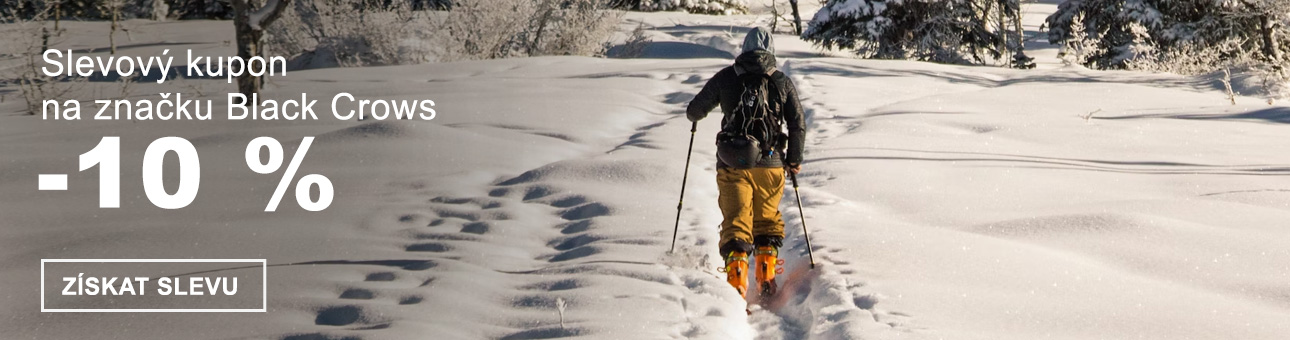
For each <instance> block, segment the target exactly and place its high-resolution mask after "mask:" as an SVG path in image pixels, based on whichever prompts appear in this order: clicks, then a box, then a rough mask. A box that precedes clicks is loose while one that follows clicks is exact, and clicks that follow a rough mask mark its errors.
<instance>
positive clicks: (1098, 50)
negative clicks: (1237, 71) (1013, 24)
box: [1046, 0, 1290, 69]
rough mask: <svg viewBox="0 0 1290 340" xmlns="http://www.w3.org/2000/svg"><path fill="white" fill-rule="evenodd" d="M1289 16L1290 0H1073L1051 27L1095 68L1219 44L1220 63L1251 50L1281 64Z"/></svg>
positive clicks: (1055, 37) (1051, 34) (1056, 39)
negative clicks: (1081, 51) (1077, 48)
mask: <svg viewBox="0 0 1290 340" xmlns="http://www.w3.org/2000/svg"><path fill="white" fill-rule="evenodd" d="M1287 20H1290V0H1068V1H1065V2H1062V3H1061V5H1059V6H1058V9H1057V12H1055V13H1053V14H1052V15H1051V16H1049V17H1048V19H1047V24H1046V26H1047V27H1048V29H1049V30H1048V40H1049V41H1051V42H1052V43H1055V44H1059V45H1062V46H1064V47H1065V48H1067V49H1070V48H1071V47H1073V46H1081V47H1082V50H1083V51H1085V52H1086V57H1085V58H1081V59H1082V60H1079V62H1081V63H1083V64H1085V65H1086V66H1089V67H1093V68H1100V69H1115V68H1128V67H1129V66H1130V65H1132V61H1134V60H1141V59H1161V58H1163V57H1166V56H1170V55H1178V53H1179V52H1180V51H1183V50H1191V51H1196V52H1212V51H1213V50H1215V49H1225V50H1222V51H1217V52H1218V53H1217V54H1218V55H1219V58H1218V59H1219V60H1217V62H1222V61H1224V60H1229V59H1233V58H1238V57H1240V56H1241V55H1242V54H1243V53H1244V52H1250V53H1253V54H1254V56H1255V57H1256V58H1257V59H1260V60H1262V61H1264V62H1267V63H1269V64H1274V65H1278V66H1277V67H1278V68H1280V67H1281V66H1280V65H1285V60H1284V59H1285V57H1284V56H1285V49H1286V39H1287V36H1286V34H1285V33H1286V32H1285V30H1286V29H1287V23H1288V22H1287ZM1081 35H1082V37H1081ZM1233 40H1235V41H1236V43H1235V44H1233V43H1232V41H1233ZM1193 59H1195V58H1193ZM1162 61H1165V62H1168V61H1169V60H1162ZM1196 61H1197V62H1200V61H1201V60H1196Z"/></svg>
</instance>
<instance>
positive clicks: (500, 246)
mask: <svg viewBox="0 0 1290 340" xmlns="http://www.w3.org/2000/svg"><path fill="white" fill-rule="evenodd" d="M792 65H793V64H792V61H789V62H786V63H785V67H784V68H785V71H787V72H788V73H789V74H790V75H793V74H792ZM710 72H711V71H709V70H707V69H704V68H700V69H698V70H697V71H696V72H695V73H693V74H670V75H667V76H663V75H659V74H644V75H641V74H638V75H636V76H642V77H647V78H665V79H667V80H668V81H666V82H663V83H664V85H663V86H672V87H674V88H672V89H671V90H669V91H672V92H671V93H670V94H668V95H666V96H665V98H663V99H662V100H661V101H663V102H668V103H671V104H673V106H672V110H671V111H670V112H653V113H652V114H653V115H654V116H656V117H660V118H657V119H653V120H646V121H643V122H642V123H641V124H640V125H639V126H637V127H636V128H634V129H633V130H631V131H629V132H627V133H626V134H625V135H626V136H625V137H624V136H620V137H614V138H619V140H620V141H621V142H618V143H612V142H608V143H601V144H605V145H614V144H616V145H614V146H613V147H611V148H609V149H608V150H605V151H602V152H594V151H592V152H586V153H583V154H581V156H578V157H574V158H569V159H565V160H562V161H557V162H554V163H550V164H547V165H543V166H540V167H537V168H534V169H531V170H529V171H526V172H523V173H520V174H517V175H514V176H509V177H503V178H499V179H497V180H494V181H492V182H491V183H488V184H487V185H483V186H479V187H475V188H474V189H470V190H455V191H454V192H452V193H445V192H441V191H437V190H436V189H435V188H433V187H432V186H430V185H427V184H425V183H422V182H419V181H417V180H407V181H398V182H395V183H392V184H391V186H392V187H394V188H395V189H394V190H392V191H391V193H389V194H387V196H389V198H388V199H387V200H386V201H387V205H386V207H387V208H382V209H381V210H380V211H378V212H376V213H374V214H372V215H371V216H369V217H366V218H365V221H364V222H363V223H362V225H361V229H362V233H363V235H365V237H373V238H376V239H378V240H380V241H379V242H381V243H383V244H385V245H384V247H386V248H389V249H390V250H391V251H395V252H401V253H402V254H401V255H399V257H400V258H411V259H415V260H413V261H411V262H408V263H402V264H401V265H399V266H385V267H373V268H371V269H369V270H365V271H362V272H359V273H356V275H353V276H352V277H351V278H350V279H349V280H337V281H338V282H335V285H334V286H335V289H334V290H333V291H332V293H333V294H334V296H333V297H331V298H324V299H322V300H323V301H324V302H322V303H320V304H319V305H318V307H314V308H312V309H311V310H312V311H313V312H312V313H313V318H312V320H311V321H312V322H313V325H312V326H313V327H318V326H321V327H324V330H323V331H316V332H304V333H290V334H287V335H285V336H284V337H283V339H292V340H304V339H337V338H340V339H344V338H366V337H368V336H369V335H375V334H379V333H372V332H381V331H390V332H401V330H402V329H403V328H405V327H402V326H405V325H408V324H412V325H414V326H415V327H410V328H419V329H428V330H432V331H434V332H441V333H442V334H453V335H457V336H463V337H487V338H499V339H545V338H556V337H577V336H599V337H605V336H608V337H614V336H616V335H615V334H618V335H626V334H630V337H632V338H650V337H655V336H661V337H669V338H678V339H681V338H712V339H728V338H756V339H840V338H859V337H861V336H862V334H865V333H869V334H873V333H874V332H875V330H877V331H879V332H885V331H891V330H898V329H900V328H901V327H902V324H904V320H905V319H907V317H906V316H903V315H902V314H900V313H893V312H886V311H882V310H881V309H880V308H878V307H877V306H876V304H877V302H878V300H877V297H876V295H875V293H873V292H870V291H868V290H867V289H866V284H865V283H864V282H862V281H857V280H855V279H854V278H852V277H853V276H854V275H853V274H854V273H853V272H852V271H851V270H849V269H846V268H845V265H847V264H848V262H846V261H845V260H842V259H839V258H835V257H834V256H833V254H834V253H836V252H838V251H839V249H838V248H837V247H838V246H839V245H834V244H831V243H830V242H829V241H828V240H827V239H820V238H817V239H815V240H814V241H815V243H814V251H815V259H816V265H817V267H816V269H814V270H810V269H809V268H808V267H809V263H808V262H809V261H808V258H807V256H806V248H805V247H806V245H805V243H804V239H803V237H802V235H801V228H802V227H801V225H802V220H801V217H800V216H801V215H800V214H799V213H798V211H797V206H796V201H795V200H794V195H795V193H794V192H792V190H791V188H786V190H785V196H784V200H783V201H782V206H781V210H782V211H783V212H784V218H785V221H786V224H787V225H786V233H787V235H786V236H787V237H786V242H785V246H784V248H783V249H782V250H781V254H782V255H781V256H782V258H783V259H784V260H785V263H786V264H785V267H784V269H785V270H784V273H783V274H781V275H780V276H779V281H780V283H781V285H782V288H781V294H779V295H778V296H777V297H776V301H774V302H772V303H770V304H768V306H769V309H763V308H762V307H761V306H760V305H757V301H756V300H757V298H756V297H752V300H753V306H752V309H753V313H752V315H749V316H747V317H746V319H745V316H744V313H743V311H742V309H743V308H744V301H742V300H740V299H739V298H738V296H737V295H735V293H734V290H733V289H731V288H730V287H729V285H727V284H726V283H725V282H724V276H723V275H724V274H720V273H717V271H716V268H717V267H719V266H720V260H719V256H718V255H717V254H716V249H715V248H716V240H717V235H716V226H715V224H717V223H718V222H719V221H720V212H719V211H717V210H716V207H715V199H716V190H715V182H714V181H713V179H712V177H713V176H714V175H713V171H714V169H713V163H714V162H715V158H714V157H713V156H711V150H712V148H711V147H710V146H707V145H706V144H711V143H710V142H709V141H708V140H709V139H710V136H711V135H712V133H714V132H713V131H710V130H709V129H714V128H715V125H716V124H715V123H713V124H702V125H701V126H702V127H703V128H701V129H700V132H699V133H698V136H699V137H698V138H696V141H695V143H696V148H695V151H694V155H693V157H694V160H693V161H692V163H691V169H690V182H689V183H690V188H688V190H687V197H686V205H685V210H684V211H683V214H682V222H683V223H682V226H681V230H680V233H679V236H678V240H677V243H678V247H677V251H676V252H675V253H674V254H660V253H661V252H663V251H664V249H665V248H666V247H667V246H668V242H669V239H670V236H671V235H670V233H668V232H667V230H665V226H666V224H667V223H664V222H666V221H669V220H670V217H672V216H671V214H663V215H658V216H653V217H651V218H649V220H650V221H648V224H647V225H649V226H651V229H650V230H633V229H631V228H620V227H615V226H614V220H615V218H616V215H623V214H621V213H620V212H621V211H623V210H624V209H622V208H623V206H624V205H628V204H632V203H635V204H647V205H661V206H666V205H667V204H664V203H663V202H666V201H662V202H659V201H652V202H631V201H630V199H631V197H630V195H626V196H617V197H615V196H613V195H604V194H599V193H597V192H595V191H596V190H587V189H586V187H583V186H580V185H578V184H580V182H581V181H596V180H605V179H604V178H601V177H604V176H605V173H610V174H614V175H617V176H622V177H624V178H627V179H633V180H634V179H636V178H635V177H640V176H645V175H644V174H643V173H645V172H649V171H651V170H652V169H648V168H639V164H640V161H639V160H638V158H639V156H636V154H652V155H651V156H647V158H648V157H658V158H672V157H679V155H677V153H679V150H684V149H682V148H683V147H684V145H682V143H678V142H676V140H678V139H679V138H678V135H677V133H676V132H677V131H683V130H685V129H686V127H687V126H686V125H688V123H689V122H688V121H686V120H685V119H684V116H683V112H684V106H685V104H686V103H688V100H676V99H675V98H678V97H679V98H685V94H687V93H693V92H696V91H698V88H699V87H701V86H702V81H699V80H701V79H705V77H707V76H710V75H707V73H710ZM620 76H632V75H620ZM677 79H684V80H683V81H674V80H677ZM795 80H796V81H797V85H798V86H799V87H800V88H802V89H803V92H804V93H812V92H813V91H816V89H813V88H810V87H811V86H812V85H811V83H810V82H809V81H805V80H803V79H801V78H800V77H795ZM803 104H804V105H805V107H807V108H808V109H807V111H808V117H810V116H811V113H813V112H814V111H815V110H818V109H819V107H820V104H819V103H815V102H813V101H811V100H810V98H809V97H805V98H804V101H803ZM714 115H716V116H714V117H713V118H714V119H710V120H712V121H715V120H717V119H719V113H714ZM705 123H711V122H709V120H705ZM808 125H809V126H810V127H811V129H813V130H818V129H822V128H821V127H819V126H818V125H820V124H818V123H817V122H813V121H812V122H808ZM468 126H472V125H458V126H456V127H457V128H463V127H468ZM490 128H509V129H513V130H517V131H521V132H524V133H534V132H533V131H529V130H531V129H526V128H523V127H521V126H501V127H498V126H491V127H490ZM820 135H823V134H819V135H816V136H813V139H812V142H811V143H812V146H819V145H822V144H824V143H826V142H827V140H828V138H827V136H820ZM660 141H667V142H660ZM584 142H585V141H584ZM662 170H674V169H662ZM814 176H817V175H812V174H811V173H810V172H807V173H804V174H802V176H801V177H800V180H801V181H802V182H803V184H804V187H803V188H802V191H803V193H802V194H803V195H804V196H803V204H804V206H805V209H806V212H807V215H808V217H809V216H810V215H812V214H828V213H830V211H831V210H835V209H840V208H839V206H838V205H837V204H838V203H839V202H840V201H839V200H837V199H836V198H833V199H825V198H823V197H821V196H823V195H827V194H825V193H822V192H816V191H813V190H811V189H809V186H810V185H809V184H808V183H811V182H814V181H815V180H814ZM667 179H668V180H671V178H670V176H668V178H667ZM610 181H613V180H612V179H610ZM668 183H669V184H671V182H670V181H669V182H668ZM678 183H679V182H678ZM619 184H622V185H624V186H625V187H624V188H623V190H633V189H632V188H630V187H629V186H628V184H627V183H625V182H623V183H619ZM669 189H673V188H672V187H671V186H669V187H665V188H654V190H656V191H659V192H658V193H660V194H663V195H666V196H661V197H664V198H667V197H669V196H671V195H673V194H674V193H675V192H674V191H672V190H669ZM624 198H626V199H628V200H626V201H625V200H624ZM669 200H670V199H669ZM391 207H393V208H391ZM398 207H401V208H398ZM653 211H664V212H665V211H666V210H662V209H653ZM617 217H622V216H617ZM633 218H639V216H636V217H633ZM808 223H809V222H808ZM812 228H813V229H812V231H813V232H821V231H823V230H827V228H828V226H824V225H821V224H815V225H813V226H812ZM817 237H818V236H817ZM843 246H844V245H843ZM633 253H635V254H638V255H639V256H631V255H630V254H633ZM642 287H646V288H645V289H642ZM470 297H485V299H484V300H483V301H480V300H474V301H470V300H471V298H470ZM590 297H598V298H590ZM561 300H562V301H564V302H565V303H566V304H567V311H566V315H565V320H564V321H565V325H564V326H563V327H562V326H561V325H560V323H559V311H558V308H557V304H558V303H559V301H561ZM469 304H484V305H486V304H493V306H489V307H475V308H460V306H465V305H469ZM498 304H500V306H499V305H498ZM613 304H622V305H623V306H622V308H623V311H624V312H629V311H642V310H644V311H651V312H652V313H659V314H662V315H667V314H671V315H672V317H671V318H672V319H673V321H671V322H666V323H665V324H667V326H666V327H659V329H648V327H643V326H642V325H631V324H629V323H628V324H622V325H620V326H619V327H613V326H606V323H605V322H604V320H595V321H592V320H591V319H593V317H592V316H590V315H584V314H580V312H579V311H580V310H595V311H603V310H606V307H605V305H613ZM408 308H412V309H421V308H426V309H432V310H438V311H439V313H442V309H443V308H453V309H454V313H455V314H460V315H459V316H458V317H455V318H449V319H452V320H451V321H450V322H437V321H435V320H417V319H412V318H400V317H397V316H398V315H408V314H407V312H406V311H402V312H401V311H397V310H398V309H408ZM458 308H460V309H458ZM498 311H502V312H498ZM414 314H415V313H414ZM499 314H500V315H499ZM595 317H596V318H603V317H604V315H597V316H595ZM667 318H668V317H666V316H663V317H661V318H660V319H664V320H665V319H667ZM466 320H470V321H466ZM463 321H464V322H471V324H470V325H468V326H467V325H463V324H461V323H459V322H463ZM608 324H613V323H608ZM641 328H647V329H645V330H642V329H641ZM327 329H329V330H327ZM629 330H630V331H631V332H632V333H624V332H628V331H629ZM641 332H644V333H641ZM655 333H657V334H656V335H654V336H651V335H648V334H655Z"/></svg>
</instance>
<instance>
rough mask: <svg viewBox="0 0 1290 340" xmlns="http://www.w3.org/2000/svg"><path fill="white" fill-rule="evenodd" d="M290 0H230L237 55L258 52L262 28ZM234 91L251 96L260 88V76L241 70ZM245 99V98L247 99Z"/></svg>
mask: <svg viewBox="0 0 1290 340" xmlns="http://www.w3.org/2000/svg"><path fill="white" fill-rule="evenodd" d="M290 4H291V0H267V3H264V4H263V5H260V4H259V1H255V0H232V5H233V12H234V15H233V29H234V34H235V35H236V36H237V56H238V57H240V58H242V60H247V62H249V61H250V60H251V58H252V57H257V56H260V54H261V53H262V46H263V44H262V42H263V41H262V40H263V37H264V28H265V27H268V26H269V24H272V23H273V21H274V20H278V17H279V16H281V15H282V11H283V10H285V9H286V8H287V5H290ZM237 92H240V93H242V94H243V95H246V97H247V98H251V95H252V94H255V93H259V92H260V77H256V76H252V75H251V72H243V73H242V75H241V76H238V77H237ZM248 100H249V99H248Z"/></svg>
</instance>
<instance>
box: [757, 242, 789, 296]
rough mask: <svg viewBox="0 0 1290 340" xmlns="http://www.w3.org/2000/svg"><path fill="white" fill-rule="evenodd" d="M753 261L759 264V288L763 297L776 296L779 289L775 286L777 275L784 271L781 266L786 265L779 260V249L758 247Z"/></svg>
mask: <svg viewBox="0 0 1290 340" xmlns="http://www.w3.org/2000/svg"><path fill="white" fill-rule="evenodd" d="M753 261H754V262H756V263H757V286H758V289H759V290H760V291H761V297H763V298H766V297H771V296H774V295H775V293H776V292H777V290H778V289H779V287H778V286H777V285H776V284H775V274H778V273H780V271H782V270H783V269H780V268H779V265H781V264H783V263H784V260H780V259H779V249H778V248H776V247H775V246H758V247H757V250H755V251H753ZM763 301H765V300H763Z"/></svg>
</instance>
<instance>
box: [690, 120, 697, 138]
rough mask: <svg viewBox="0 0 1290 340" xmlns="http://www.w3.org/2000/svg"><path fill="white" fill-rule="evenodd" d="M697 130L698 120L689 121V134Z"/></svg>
mask: <svg viewBox="0 0 1290 340" xmlns="http://www.w3.org/2000/svg"><path fill="white" fill-rule="evenodd" d="M698 130H699V122H690V134H691V135H693V134H694V132H695V131H698Z"/></svg>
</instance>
